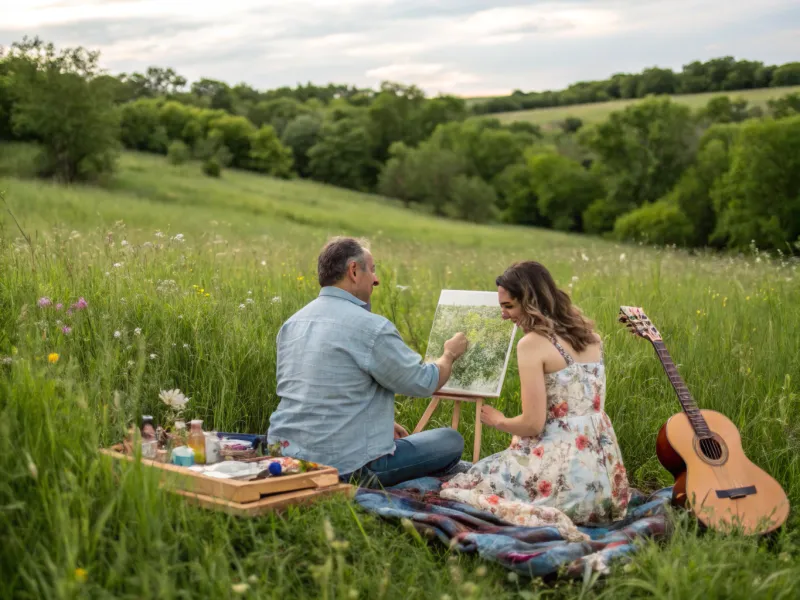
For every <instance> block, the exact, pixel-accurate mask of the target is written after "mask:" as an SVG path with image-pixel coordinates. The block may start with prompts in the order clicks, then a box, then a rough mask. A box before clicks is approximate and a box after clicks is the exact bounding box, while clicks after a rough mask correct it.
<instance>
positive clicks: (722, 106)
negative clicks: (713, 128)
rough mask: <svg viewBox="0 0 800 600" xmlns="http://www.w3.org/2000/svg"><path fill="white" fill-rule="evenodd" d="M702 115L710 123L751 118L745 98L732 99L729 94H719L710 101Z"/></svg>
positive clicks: (734, 121) (701, 112) (732, 121)
mask: <svg viewBox="0 0 800 600" xmlns="http://www.w3.org/2000/svg"><path fill="white" fill-rule="evenodd" d="M700 117H701V118H702V119H705V120H706V121H708V122H709V123H738V122H740V121H744V120H745V119H748V118H750V111H749V110H748V108H747V100H745V99H744V98H737V99H735V100H731V99H730V98H729V97H728V96H717V97H715V98H712V99H711V100H709V101H708V104H706V107H705V108H704V109H703V110H702V111H700Z"/></svg>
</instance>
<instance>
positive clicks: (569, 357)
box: [550, 335, 575, 366]
mask: <svg viewBox="0 0 800 600" xmlns="http://www.w3.org/2000/svg"><path fill="white" fill-rule="evenodd" d="M550 341H551V342H553V346H555V347H556V350H558V352H559V354H561V356H563V357H564V360H565V361H567V366H569V365H572V364H574V363H575V359H574V358H572V355H571V354H570V353H569V352H567V351H566V350H564V346H562V345H561V344H559V343H558V340H557V339H556V336H554V335H551V336H550Z"/></svg>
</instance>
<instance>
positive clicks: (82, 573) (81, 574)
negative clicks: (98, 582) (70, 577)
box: [75, 567, 89, 583]
mask: <svg viewBox="0 0 800 600" xmlns="http://www.w3.org/2000/svg"><path fill="white" fill-rule="evenodd" d="M88 578H89V573H88V572H87V571H86V569H82V568H80V567H78V568H77V569H75V581H78V582H80V583H84V582H85V581H86V580H87V579H88Z"/></svg>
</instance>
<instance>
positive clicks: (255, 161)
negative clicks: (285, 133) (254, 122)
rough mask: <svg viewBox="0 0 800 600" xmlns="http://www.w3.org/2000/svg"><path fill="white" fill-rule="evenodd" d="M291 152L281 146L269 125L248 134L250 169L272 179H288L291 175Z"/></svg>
mask: <svg viewBox="0 0 800 600" xmlns="http://www.w3.org/2000/svg"><path fill="white" fill-rule="evenodd" d="M292 164H293V159H292V150H291V149H290V148H287V147H286V146H284V145H283V144H281V141H280V139H278V134H277V133H276V132H275V130H274V129H273V128H272V126H270V125H264V126H263V127H261V128H260V129H259V130H258V131H255V132H253V133H251V134H250V168H251V169H253V170H254V171H258V172H260V173H267V174H268V175H272V176H273V177H282V178H284V179H286V178H288V177H290V176H291V174H292Z"/></svg>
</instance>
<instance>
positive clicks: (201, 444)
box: [189, 419, 206, 465]
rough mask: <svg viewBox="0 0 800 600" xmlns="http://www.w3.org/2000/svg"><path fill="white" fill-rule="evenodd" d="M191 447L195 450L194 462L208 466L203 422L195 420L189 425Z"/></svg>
mask: <svg viewBox="0 0 800 600" xmlns="http://www.w3.org/2000/svg"><path fill="white" fill-rule="evenodd" d="M189 425H190V426H191V429H190V431H189V447H190V448H191V449H192V450H194V462H195V464H198V465H204V464H206V436H205V435H204V434H203V421H201V420H200V419H195V420H194V421H191V422H190V423H189Z"/></svg>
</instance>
